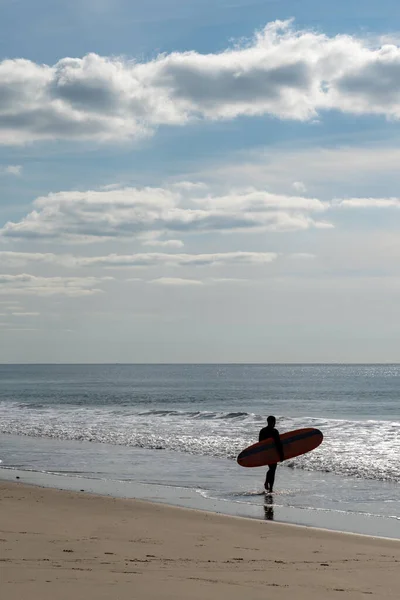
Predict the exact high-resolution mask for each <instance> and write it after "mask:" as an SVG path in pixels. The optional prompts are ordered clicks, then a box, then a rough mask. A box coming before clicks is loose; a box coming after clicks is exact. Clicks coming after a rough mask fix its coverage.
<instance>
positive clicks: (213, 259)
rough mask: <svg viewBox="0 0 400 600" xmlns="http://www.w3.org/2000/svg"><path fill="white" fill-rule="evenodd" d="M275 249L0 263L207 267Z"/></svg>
mask: <svg viewBox="0 0 400 600" xmlns="http://www.w3.org/2000/svg"><path fill="white" fill-rule="evenodd" d="M277 257H278V255H277V254H276V253H275V252H220V253H214V254H164V253H159V252H149V253H139V254H130V255H124V254H108V255H106V256H91V257H83V256H73V255H71V254H53V253H51V252H47V253H43V254H42V253H38V252H9V251H1V252H0V264H1V265H3V266H7V267H24V266H27V265H29V264H34V263H42V264H43V263H44V264H52V265H58V266H63V267H71V268H72V267H106V268H107V267H108V268H117V269H118V268H129V267H157V266H171V267H209V266H225V265H236V266H238V265H260V266H263V265H266V264H269V263H271V262H273V261H274V260H276V259H277Z"/></svg>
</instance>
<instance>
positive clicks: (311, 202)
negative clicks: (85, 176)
mask: <svg viewBox="0 0 400 600" xmlns="http://www.w3.org/2000/svg"><path fill="white" fill-rule="evenodd" d="M326 208H327V206H326V205H325V204H324V203H322V202H321V201H320V200H318V199H315V198H303V197H301V196H284V195H279V194H273V193H270V192H267V191H264V190H256V189H251V188H250V189H247V190H239V191H235V190H232V191H231V192H229V193H228V194H226V195H218V193H214V194H211V193H210V192H208V193H207V194H206V195H203V196H202V197H198V196H197V195H195V196H194V197H192V196H191V195H190V194H188V193H187V192H185V193H182V192H179V191H178V190H176V189H171V188H168V187H166V188H150V187H147V188H123V189H119V190H106V191H105V190H102V191H87V192H78V191H72V192H58V193H52V194H49V195H48V196H43V197H40V198H37V199H36V200H35V202H34V210H32V212H30V213H29V214H28V215H27V216H26V217H24V218H23V219H22V220H21V221H19V222H16V223H13V222H8V223H6V224H5V225H4V227H3V228H2V229H1V230H0V236H3V237H8V238H19V239H23V238H25V239H41V240H46V239H47V240H57V241H59V240H64V241H72V242H76V241H81V242H87V241H100V240H101V239H112V238H132V237H136V238H137V239H138V240H139V241H140V240H144V242H147V241H148V240H149V239H156V240H157V239H158V238H159V236H160V235H161V234H164V233H171V232H172V233H179V234H184V233H202V232H220V233H223V232H233V231H235V232H239V231H252V230H253V231H257V230H258V231H260V230H264V231H296V230H301V229H308V228H309V227H330V226H331V225H330V224H329V223H326V222H324V221H316V220H314V219H313V218H312V217H311V216H310V214H309V213H313V212H316V213H320V212H323V211H324V210H326Z"/></svg>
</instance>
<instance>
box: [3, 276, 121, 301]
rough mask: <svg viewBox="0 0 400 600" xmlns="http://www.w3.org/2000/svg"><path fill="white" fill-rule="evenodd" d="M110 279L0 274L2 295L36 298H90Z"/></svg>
mask: <svg viewBox="0 0 400 600" xmlns="http://www.w3.org/2000/svg"><path fill="white" fill-rule="evenodd" d="M108 279H110V278H104V277H36V276H35V275H29V274H27V273H21V274H18V275H1V274H0V295H1V294H11V295H14V294H22V295H35V296H53V295H63V296H69V297H77V296H89V295H92V294H99V293H101V292H102V290H101V289H99V288H98V287H97V285H98V284H99V283H100V282H102V281H106V280H108Z"/></svg>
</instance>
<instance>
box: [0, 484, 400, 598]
mask: <svg viewBox="0 0 400 600" xmlns="http://www.w3.org/2000/svg"><path fill="white" fill-rule="evenodd" d="M0 530H1V532H0V538H1V539H0V569H1V573H0V597H1V600H14V599H15V600H17V599H18V600H22V599H25V598H26V599H29V600H50V599H51V600H66V599H68V600H81V599H85V600H101V599H103V598H104V599H105V598H107V599H109V600H125V599H129V600H137V599H140V600H142V599H143V600H147V599H152V600H153V599H154V600H156V599H157V600H159V599H160V598H162V599H164V598H168V599H171V600H172V599H173V600H177V599H180V598H182V599H199V600H200V599H202V600H203V599H207V600H214V599H218V600H222V599H224V598H230V599H233V600H236V599H240V600H252V599H258V598H260V599H261V598H262V599H263V600H266V599H274V598H276V599H285V600H286V599H289V598H290V599H292V600H304V599H312V600H313V599H318V600H325V599H330V598H334V599H336V600H342V599H343V600H345V599H346V598H351V599H353V600H357V599H366V598H371V600H372V599H377V598H379V599H382V600H383V599H385V600H389V599H391V598H393V599H396V600H398V599H399V598H400V541H396V540H382V539H374V538H369V537H362V536H355V535H348V534H340V533H334V532H327V531H322V530H314V529H307V528H301V527H294V526H290V525H280V524H277V523H271V522H262V521H255V520H250V519H240V518H235V517H226V516H221V515H215V514H211V513H205V512H204V513H203V512H198V511H193V510H187V509H182V508H174V507H169V506H164V505H160V504H152V503H147V502H139V501H135V500H121V499H113V498H105V497H98V496H91V495H88V494H83V493H81V494H79V493H71V492H65V491H58V490H52V489H42V488H37V487H29V486H24V485H22V484H18V483H16V484H12V483H0Z"/></svg>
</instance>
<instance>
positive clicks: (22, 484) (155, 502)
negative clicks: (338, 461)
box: [0, 468, 400, 543]
mask: <svg viewBox="0 0 400 600" xmlns="http://www.w3.org/2000/svg"><path fill="white" fill-rule="evenodd" d="M1 471H2V469H1V468H0V472H1ZM3 484H10V485H15V486H20V487H23V488H24V487H27V488H34V489H35V488H36V489H38V490H54V491H56V492H61V493H64V492H65V493H73V494H76V495H78V496H81V495H86V496H89V497H93V498H103V499H114V500H122V501H132V502H141V503H144V504H149V505H154V506H160V505H161V506H166V507H168V508H173V509H175V508H176V509H179V510H183V511H191V512H194V513H200V514H204V513H206V514H209V515H215V516H220V517H227V518H229V519H239V520H244V521H250V522H254V521H256V522H259V523H265V522H266V521H265V519H261V518H257V517H248V516H243V515H236V514H227V513H220V512H215V511H212V510H208V509H207V508H191V507H189V506H183V505H179V504H171V503H169V502H164V501H161V500H155V499H143V498H134V497H125V496H113V495H110V494H101V493H99V492H91V491H87V490H79V491H78V490H71V489H69V488H60V487H53V486H45V485H40V484H38V483H27V482H25V481H20V480H18V481H11V480H9V479H3V478H2V477H1V475H0V489H1V487H2V485H3ZM269 523H270V524H271V525H272V526H274V527H275V526H279V527H280V526H282V527H294V528H299V529H302V530H311V531H317V532H318V531H320V532H323V533H328V534H331V533H332V534H340V535H344V536H356V537H360V538H367V539H372V540H383V541H385V540H386V541H389V542H399V543H400V538H395V537H385V536H382V535H373V534H368V533H358V532H355V531H342V530H339V529H328V528H326V527H316V526H314V525H303V524H300V523H289V522H285V521H272V520H271V521H269Z"/></svg>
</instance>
